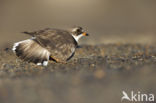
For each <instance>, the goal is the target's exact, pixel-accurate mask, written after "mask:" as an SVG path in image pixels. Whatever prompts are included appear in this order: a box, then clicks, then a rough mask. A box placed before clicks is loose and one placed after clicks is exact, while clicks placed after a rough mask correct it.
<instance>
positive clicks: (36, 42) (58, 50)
mask: <svg viewBox="0 0 156 103" xmlns="http://www.w3.org/2000/svg"><path fill="white" fill-rule="evenodd" d="M23 33H25V34H28V35H30V36H31V38H30V39H27V40H23V41H20V42H17V43H14V45H13V48H12V50H13V52H14V53H15V54H16V55H17V56H18V57H19V58H21V59H23V60H25V61H28V62H33V63H35V64H37V65H43V66H47V65H48V62H49V60H54V61H56V62H59V63H66V62H67V61H68V60H69V59H70V58H71V57H72V56H73V55H74V53H75V49H76V48H77V46H78V41H79V39H80V38H81V37H83V36H88V33H86V32H84V30H83V28H82V27H79V26H77V27H74V28H72V29H70V30H63V29H54V28H46V29H43V30H39V31H35V32H23Z"/></svg>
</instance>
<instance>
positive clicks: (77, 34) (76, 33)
mask: <svg viewBox="0 0 156 103" xmlns="http://www.w3.org/2000/svg"><path fill="white" fill-rule="evenodd" d="M71 34H72V36H73V37H74V39H75V40H76V41H77V42H78V40H79V39H80V38H81V37H83V36H89V34H88V33H86V32H85V31H84V30H83V28H82V27H80V26H76V27H73V28H72V29H71Z"/></svg>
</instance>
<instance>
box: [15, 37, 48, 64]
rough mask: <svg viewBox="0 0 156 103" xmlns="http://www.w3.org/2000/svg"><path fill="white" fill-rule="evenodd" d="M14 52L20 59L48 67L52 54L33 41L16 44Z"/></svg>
mask: <svg viewBox="0 0 156 103" xmlns="http://www.w3.org/2000/svg"><path fill="white" fill-rule="evenodd" d="M12 50H13V51H14V52H15V53H16V55H17V56H18V57H19V58H21V59H23V60H25V61H28V62H33V63H35V64H37V65H47V64H48V61H49V57H50V52H49V51H48V50H47V49H45V48H43V47H41V46H40V45H39V44H38V43H37V42H35V41H34V40H33V39H28V40H24V41H20V42H17V43H15V44H14V46H13V49H12Z"/></svg>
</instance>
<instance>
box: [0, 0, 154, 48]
mask: <svg viewBox="0 0 156 103" xmlns="http://www.w3.org/2000/svg"><path fill="white" fill-rule="evenodd" d="M155 5H156V1H155V0H0V47H2V46H6V45H12V43H14V42H17V41H19V40H23V39H27V38H29V36H27V35H24V34H22V33H21V32H22V31H35V30H40V29H43V28H47V27H49V28H63V29H64V28H69V27H72V26H74V25H79V26H82V27H84V28H85V29H86V30H87V32H89V33H90V34H91V36H90V37H89V38H83V39H82V40H81V43H82V44H102V43H105V44H107V43H144V44H153V43H156V40H155V33H156V29H155V28H156V20H155V18H156V13H155V12H156V6H155Z"/></svg>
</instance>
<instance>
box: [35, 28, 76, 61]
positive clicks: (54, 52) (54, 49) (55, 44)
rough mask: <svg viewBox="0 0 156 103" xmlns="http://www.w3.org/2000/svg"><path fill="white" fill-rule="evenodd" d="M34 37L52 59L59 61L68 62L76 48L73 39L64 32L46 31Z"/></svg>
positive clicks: (56, 30)
mask: <svg viewBox="0 0 156 103" xmlns="http://www.w3.org/2000/svg"><path fill="white" fill-rule="evenodd" d="M34 36H35V37H36V41H37V42H38V43H40V45H41V46H43V47H44V48H46V49H47V50H48V51H49V52H50V53H51V56H52V57H53V59H58V60H59V61H63V62H64V61H66V60H68V59H69V58H70V57H71V56H72V55H73V53H74V52H75V48H76V47H77V42H76V41H75V39H74V38H73V37H72V35H71V34H70V33H69V32H68V31H65V30H58V29H46V30H43V31H42V32H40V33H38V34H37V35H34Z"/></svg>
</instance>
